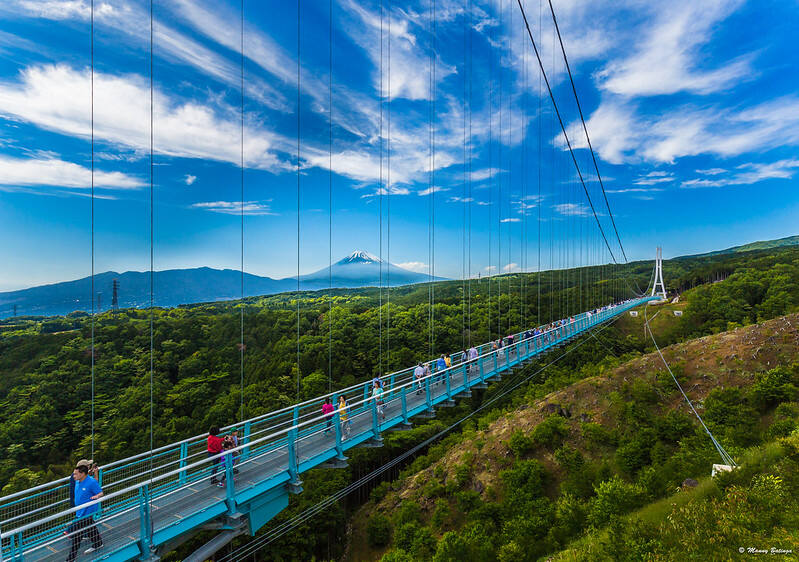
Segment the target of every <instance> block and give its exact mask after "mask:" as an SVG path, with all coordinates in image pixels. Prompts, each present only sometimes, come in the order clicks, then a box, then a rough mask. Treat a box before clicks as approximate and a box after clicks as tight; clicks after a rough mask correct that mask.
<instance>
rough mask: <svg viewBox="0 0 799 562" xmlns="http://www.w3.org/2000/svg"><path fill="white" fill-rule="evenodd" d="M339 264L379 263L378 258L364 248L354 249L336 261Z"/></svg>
mask: <svg viewBox="0 0 799 562" xmlns="http://www.w3.org/2000/svg"><path fill="white" fill-rule="evenodd" d="M338 263H339V264H341V265H344V264H348V263H378V264H379V263H380V258H378V257H377V256H374V255H372V254H370V253H369V252H367V251H365V250H356V251H354V252H352V253H351V254H350V255H348V256H347V257H345V258H343V259H342V260H340V261H339V262H338Z"/></svg>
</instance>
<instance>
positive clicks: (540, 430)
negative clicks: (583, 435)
mask: <svg viewBox="0 0 799 562" xmlns="http://www.w3.org/2000/svg"><path fill="white" fill-rule="evenodd" d="M568 434H569V427H568V426H567V425H566V421H565V420H564V419H563V418H562V417H560V416H550V417H548V418H547V419H545V420H544V421H542V422H541V423H540V424H538V425H537V426H536V428H535V429H534V430H533V434H532V438H533V442H534V443H535V444H536V445H540V446H543V447H548V448H550V449H556V448H558V447H560V445H561V444H562V443H563V440H564V439H565V438H566V436H567V435H568Z"/></svg>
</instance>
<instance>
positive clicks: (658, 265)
mask: <svg viewBox="0 0 799 562" xmlns="http://www.w3.org/2000/svg"><path fill="white" fill-rule="evenodd" d="M658 289H659V290H658ZM655 295H659V296H660V297H661V298H662V299H663V300H666V285H664V284H663V248H661V247H660V246H658V248H657V252H656V257H655V283H654V285H652V293H651V295H650V296H653V297H654V296H655Z"/></svg>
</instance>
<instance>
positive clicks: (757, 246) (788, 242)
mask: <svg viewBox="0 0 799 562" xmlns="http://www.w3.org/2000/svg"><path fill="white" fill-rule="evenodd" d="M783 246H799V236H787V237H785V238H778V239H777V240H761V241H759V242H750V243H749V244H744V245H742V246H733V247H732V248H726V249H724V250H715V251H713V252H707V253H705V254H691V255H688V256H680V258H705V257H708V256H718V255H720V254H738V253H740V252H753V251H755V250H769V249H771V248H781V247H783Z"/></svg>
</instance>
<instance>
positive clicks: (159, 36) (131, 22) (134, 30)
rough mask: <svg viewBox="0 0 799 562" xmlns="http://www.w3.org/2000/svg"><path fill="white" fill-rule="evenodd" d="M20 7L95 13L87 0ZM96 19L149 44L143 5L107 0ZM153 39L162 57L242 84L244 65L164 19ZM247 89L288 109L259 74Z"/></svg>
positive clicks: (30, 2) (70, 14) (42, 0)
mask: <svg viewBox="0 0 799 562" xmlns="http://www.w3.org/2000/svg"><path fill="white" fill-rule="evenodd" d="M16 8H17V11H19V10H20V9H21V10H24V11H25V12H27V15H29V16H32V17H41V18H45V19H56V20H75V19H77V20H88V19H89V18H90V15H91V5H90V2H88V1H86V0H17V4H16ZM94 18H95V25H96V26H97V27H98V29H100V30H101V32H106V31H107V30H112V31H113V32H117V33H119V34H118V35H116V36H115V40H120V41H127V42H133V43H135V44H136V45H135V46H136V47H137V48H140V49H141V48H145V46H146V45H148V44H149V41H150V21H149V18H150V13H149V10H148V9H146V8H145V7H144V6H142V5H140V4H137V3H133V2H117V3H115V5H114V6H112V5H110V4H109V3H107V2H101V3H95V6H94ZM217 26H218V27H220V28H224V27H231V26H219V25H218V20H217ZM236 29H238V26H236ZM153 40H154V42H155V44H156V48H157V51H158V56H159V57H162V58H164V59H166V60H170V61H172V62H177V63H181V64H186V65H189V66H191V67H192V68H194V69H195V70H198V71H200V72H202V73H203V74H206V75H208V76H211V77H213V78H214V79H216V80H218V81H220V82H222V83H224V84H226V85H227V86H229V87H232V88H236V89H237V88H238V87H239V85H240V65H239V64H238V62H233V61H231V60H229V59H226V58H225V57H224V56H222V55H220V54H219V53H215V52H214V51H212V50H211V49H208V48H206V47H205V46H204V45H202V44H201V43H199V42H197V41H195V40H194V39H192V38H191V37H190V36H189V35H186V34H183V33H180V32H179V31H177V30H175V29H174V28H172V27H170V26H169V25H168V24H166V22H165V21H164V19H163V18H160V19H159V20H158V21H157V22H156V25H155V27H154V30H153ZM236 45H238V43H236ZM231 48H232V47H231ZM236 49H237V48H236ZM236 49H232V50H234V51H235V50H236ZM244 88H245V91H246V93H247V96H248V97H249V98H252V99H255V100H257V101H259V102H261V103H263V104H265V105H266V106H268V107H270V108H272V109H276V110H281V111H286V110H287V105H286V100H285V97H284V96H283V95H282V94H280V93H279V92H278V91H277V90H276V89H275V88H273V87H272V86H271V85H270V84H268V83H267V82H265V81H264V80H262V79H260V78H259V77H257V76H252V75H251V76H248V77H247V81H246V82H245V85H244Z"/></svg>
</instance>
